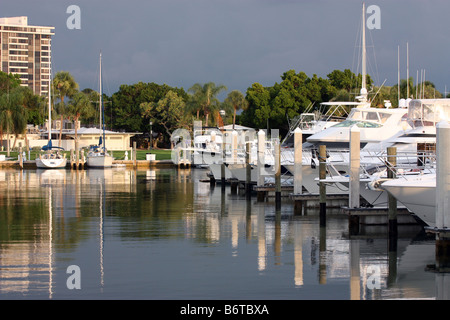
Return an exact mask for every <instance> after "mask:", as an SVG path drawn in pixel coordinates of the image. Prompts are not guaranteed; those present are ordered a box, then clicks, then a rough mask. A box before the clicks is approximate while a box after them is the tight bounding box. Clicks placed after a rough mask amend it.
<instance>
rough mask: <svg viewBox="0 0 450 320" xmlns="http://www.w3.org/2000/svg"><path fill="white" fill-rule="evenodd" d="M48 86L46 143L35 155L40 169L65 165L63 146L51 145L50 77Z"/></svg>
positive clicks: (63, 166)
mask: <svg viewBox="0 0 450 320" xmlns="http://www.w3.org/2000/svg"><path fill="white" fill-rule="evenodd" d="M49 83H50V85H49V86H48V130H47V131H48V143H47V145H45V146H43V147H42V151H44V152H43V153H41V154H39V156H38V157H36V166H37V167H38V168H42V169H63V168H65V167H66V165H67V159H66V155H65V154H64V153H63V152H62V151H64V149H63V148H59V147H53V145H52V96H51V79H50V81H49Z"/></svg>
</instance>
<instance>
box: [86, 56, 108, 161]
mask: <svg viewBox="0 0 450 320" xmlns="http://www.w3.org/2000/svg"><path fill="white" fill-rule="evenodd" d="M102 95H103V92H102V54H101V53H100V103H99V106H100V128H101V133H102V135H100V138H99V142H98V145H94V146H91V147H90V149H89V152H88V155H87V165H88V167H94V168H109V167H112V160H113V157H112V156H111V155H110V154H109V153H108V152H107V150H106V146H105V144H106V141H105V114H104V112H105V110H104V108H103V100H102Z"/></svg>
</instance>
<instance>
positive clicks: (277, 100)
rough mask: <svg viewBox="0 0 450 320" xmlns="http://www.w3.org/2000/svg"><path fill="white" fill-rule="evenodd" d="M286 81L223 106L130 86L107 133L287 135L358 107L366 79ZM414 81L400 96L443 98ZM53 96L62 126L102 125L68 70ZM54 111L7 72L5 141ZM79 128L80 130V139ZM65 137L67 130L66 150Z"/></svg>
mask: <svg viewBox="0 0 450 320" xmlns="http://www.w3.org/2000/svg"><path fill="white" fill-rule="evenodd" d="M280 78H281V81H280V82H279V83H278V82H276V83H275V84H273V85H272V86H263V85H261V84H260V83H257V82H255V83H253V84H252V85H251V86H250V87H249V88H248V89H247V91H246V92H245V94H244V93H242V92H240V91H239V90H232V91H231V92H228V93H227V94H226V97H225V98H224V100H223V101H219V99H218V96H219V94H222V93H226V92H227V90H228V89H227V87H226V86H225V85H216V84H215V83H214V82H208V83H204V84H201V83H196V84H194V85H192V86H191V87H190V88H189V89H188V90H187V91H185V89H184V88H176V87H171V86H168V85H166V84H162V85H161V84H156V83H153V82H152V83H143V82H139V83H136V84H132V85H125V84H124V85H121V86H120V88H119V90H118V91H117V92H115V93H113V94H112V95H111V96H110V97H109V96H107V95H105V94H103V97H102V98H103V103H104V110H105V123H106V127H107V128H108V129H111V130H116V131H126V132H139V133H144V134H146V135H148V134H149V132H150V129H152V131H153V132H156V133H159V135H157V136H154V138H155V139H153V140H152V141H153V142H154V147H157V146H158V145H159V146H168V145H170V135H171V133H172V132H173V131H174V130H175V129H181V128H184V129H188V130H191V129H192V125H193V120H201V121H202V123H203V125H204V126H221V125H223V124H233V125H234V124H241V125H245V126H249V127H252V128H255V129H266V128H267V129H270V128H277V129H280V132H281V134H283V133H286V132H287V130H288V129H289V119H292V118H294V117H296V116H298V115H300V114H301V113H302V112H304V111H305V110H307V108H310V107H311V106H313V110H318V108H319V106H320V103H322V102H326V101H354V100H355V98H356V96H357V95H359V89H358V88H360V86H361V81H362V77H361V75H360V74H358V75H356V74H354V73H353V72H351V71H350V70H349V69H345V70H343V71H341V70H334V71H332V72H331V73H329V74H328V75H327V77H326V78H322V77H318V76H317V75H315V74H314V75H313V76H311V77H309V76H308V75H307V74H306V73H304V72H298V73H297V72H296V71H295V70H288V71H286V72H284V73H283V74H282V75H281V77H280ZM408 81H409V83H408ZM408 81H407V80H405V79H402V80H401V81H400V98H407V93H409V96H410V97H411V98H415V97H417V96H419V97H424V98H441V97H442V94H441V93H440V92H439V91H438V90H436V88H435V86H434V84H433V83H432V82H430V81H426V82H424V83H420V84H416V85H414V84H413V79H412V78H410V79H408ZM366 87H367V88H368V90H369V98H370V100H371V102H372V107H384V101H385V100H390V101H391V103H392V106H393V107H397V106H398V91H399V90H398V84H395V85H394V86H391V87H386V86H383V87H377V86H375V85H374V84H373V80H372V78H371V77H370V76H367V78H366ZM52 92H53V95H52V96H53V98H52V101H53V103H52V116H53V117H54V119H59V120H60V121H61V123H63V121H64V120H69V121H74V122H75V123H76V122H77V121H80V122H81V124H82V125H83V126H94V125H98V124H99V112H100V108H99V100H100V97H99V93H98V92H96V91H95V90H93V89H90V88H86V89H84V90H82V91H80V90H79V85H78V83H77V82H76V81H75V79H74V77H73V76H72V75H71V74H70V73H69V72H67V71H59V72H57V73H56V74H55V77H54V78H53V81H52ZM47 105H48V100H47V97H45V96H38V95H35V94H33V92H32V90H31V89H29V88H28V87H22V86H20V79H19V77H18V76H17V75H13V74H6V73H3V72H1V71H0V135H1V136H2V137H3V133H5V134H14V135H16V136H17V135H19V134H26V127H27V124H33V125H43V124H44V123H45V121H46V120H47V112H48V111H47V110H48V109H47V108H48V107H47ZM239 111H242V112H239ZM321 111H322V112H323V111H326V110H321ZM150 123H152V125H150ZM151 127H152V128H151ZM76 130H77V126H75V135H76V136H77V132H76ZM61 136H62V126H61V129H60V132H59V144H60V140H61ZM3 139H4V138H3ZM8 142H9V139H8ZM8 150H9V146H8Z"/></svg>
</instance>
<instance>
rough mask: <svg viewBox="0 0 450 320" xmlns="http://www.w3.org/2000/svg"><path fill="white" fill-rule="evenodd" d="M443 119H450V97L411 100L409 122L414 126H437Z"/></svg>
mask: <svg viewBox="0 0 450 320" xmlns="http://www.w3.org/2000/svg"><path fill="white" fill-rule="evenodd" d="M441 120H447V121H448V120H450V99H415V100H411V102H410V104H409V110H408V123H409V124H410V125H411V126H412V127H423V126H436V124H437V123H438V122H439V121H441Z"/></svg>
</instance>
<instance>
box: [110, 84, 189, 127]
mask: <svg viewBox="0 0 450 320" xmlns="http://www.w3.org/2000/svg"><path fill="white" fill-rule="evenodd" d="M170 90H172V91H174V92H176V93H177V95H178V96H179V97H182V98H183V100H184V101H186V100H187V98H188V94H187V93H186V92H185V91H184V90H183V89H178V88H172V87H170V86H168V85H166V84H164V85H159V84H156V83H143V82H139V83H136V84H133V85H122V86H120V89H119V91H118V92H116V93H114V94H113V95H112V97H111V99H109V100H111V101H112V104H111V105H110V108H111V109H109V111H111V116H112V124H113V128H115V129H120V130H126V131H133V132H139V131H140V132H146V131H147V130H148V123H149V120H150V119H149V118H148V117H147V116H144V117H143V116H142V113H141V112H142V109H141V104H142V103H150V102H155V103H157V102H158V101H159V100H160V99H162V98H163V97H164V96H165V95H166V94H167V92H168V91H170ZM106 109H107V108H105V111H106ZM107 113H108V115H109V114H110V112H107ZM163 129H164V128H163V127H162V126H161V125H160V124H159V123H155V125H154V126H153V130H155V131H156V132H158V130H163Z"/></svg>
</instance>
